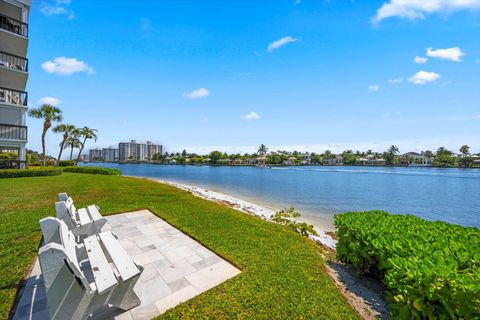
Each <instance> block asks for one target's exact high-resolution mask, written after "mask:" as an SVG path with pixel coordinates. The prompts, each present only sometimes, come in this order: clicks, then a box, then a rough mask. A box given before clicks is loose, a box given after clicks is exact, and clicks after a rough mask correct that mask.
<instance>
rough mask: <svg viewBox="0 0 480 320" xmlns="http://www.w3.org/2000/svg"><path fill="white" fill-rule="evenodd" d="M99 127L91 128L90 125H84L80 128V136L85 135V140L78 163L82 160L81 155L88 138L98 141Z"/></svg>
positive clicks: (79, 153)
mask: <svg viewBox="0 0 480 320" xmlns="http://www.w3.org/2000/svg"><path fill="white" fill-rule="evenodd" d="M97 132H98V130H97V129H90V128H89V127H83V128H81V129H80V136H81V137H83V142H82V144H81V147H80V152H78V157H77V161H76V163H77V164H78V162H79V161H80V156H81V155H82V151H83V148H84V147H85V143H86V142H87V139H93V140H95V141H97Z"/></svg>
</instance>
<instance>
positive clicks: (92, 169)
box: [62, 167, 122, 176]
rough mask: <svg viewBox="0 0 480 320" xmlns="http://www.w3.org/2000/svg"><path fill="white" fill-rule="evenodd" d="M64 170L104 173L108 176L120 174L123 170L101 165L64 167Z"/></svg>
mask: <svg viewBox="0 0 480 320" xmlns="http://www.w3.org/2000/svg"><path fill="white" fill-rule="evenodd" d="M62 169H63V172H74V173H89V174H103V175H108V176H119V175H121V174H122V172H121V171H120V170H118V169H112V168H100V167H63V168H62Z"/></svg>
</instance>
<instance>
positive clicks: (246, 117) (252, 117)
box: [242, 111, 260, 121]
mask: <svg viewBox="0 0 480 320" xmlns="http://www.w3.org/2000/svg"><path fill="white" fill-rule="evenodd" d="M242 119H243V120H247V121H252V120H258V119H260V115H259V114H258V113H256V112H254V111H250V112H249V113H247V114H246V115H244V116H242Z"/></svg>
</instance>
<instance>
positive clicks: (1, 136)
mask: <svg viewBox="0 0 480 320" xmlns="http://www.w3.org/2000/svg"><path fill="white" fill-rule="evenodd" d="M0 140H14V141H25V142H26V141H27V127H26V126H19V125H14V124H4V123H0Z"/></svg>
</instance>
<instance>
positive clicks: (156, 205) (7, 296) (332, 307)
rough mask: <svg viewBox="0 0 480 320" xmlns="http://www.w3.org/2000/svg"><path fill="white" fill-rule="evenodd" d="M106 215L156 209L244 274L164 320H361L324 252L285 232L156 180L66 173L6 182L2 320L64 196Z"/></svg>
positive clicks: (0, 235)
mask: <svg viewBox="0 0 480 320" xmlns="http://www.w3.org/2000/svg"><path fill="white" fill-rule="evenodd" d="M63 191H66V192H68V193H69V194H71V195H73V196H74V199H75V203H76V204H77V207H81V206H84V205H87V204H92V203H95V204H97V205H99V206H100V208H101V211H102V214H104V215H108V214H114V213H120V212H126V211H132V210H137V209H144V208H148V209H150V210H151V211H152V212H154V213H155V214H156V215H158V216H159V217H161V218H162V219H165V220H166V221H168V222H169V223H171V224H172V225H174V226H175V227H177V228H178V229H180V230H182V231H183V232H185V233H187V234H188V235H190V236H191V237H193V238H195V239H197V240H198V241H200V242H201V243H202V244H203V245H205V246H207V247H209V248H210V249H212V250H213V251H215V252H216V253H217V254H219V255H221V256H223V257H224V258H225V259H227V260H228V261H230V262H231V263H232V264H234V265H235V266H237V267H238V268H240V269H241V270H242V273H241V274H240V275H239V276H237V277H235V278H233V279H231V280H229V281H227V282H225V283H223V284H221V285H220V286H218V287H216V288H214V289H212V290H210V291H207V292H205V293H203V294H201V295H199V296H197V297H195V298H193V299H192V300H190V301H188V302H186V303H184V304H182V305H180V306H178V307H176V308H174V309H172V310H170V311H168V312H167V313H165V314H163V315H162V316H161V317H160V318H162V319H163V318H165V319H179V318H182V319H188V318H196V319H201V318H204V319H205V318H216V319H231V318H238V319H253V318H255V319H287V318H296V319H358V316H357V314H356V313H355V311H353V309H352V308H351V307H350V306H349V305H348V303H347V302H346V300H345V299H344V297H343V296H342V294H341V293H340V292H339V291H338V290H337V289H336V287H335V286H334V284H333V282H332V281H331V280H330V278H329V277H328V276H327V275H326V274H325V272H324V270H323V267H322V266H323V264H324V262H323V260H322V258H321V255H320V253H321V249H320V248H319V247H318V246H317V245H315V244H313V243H312V242H310V241H308V240H307V239H305V238H303V237H301V236H299V235H297V234H295V233H293V232H292V231H289V230H287V229H286V228H284V227H281V226H278V225H274V224H272V223H267V222H264V221H262V220H260V219H258V218H255V217H252V216H249V215H247V214H244V213H241V212H238V211H235V210H233V209H230V208H227V207H224V206H221V205H218V204H215V203H213V202H209V201H206V200H202V199H199V198H197V197H194V196H192V195H191V194H189V193H187V192H185V191H181V190H178V189H175V188H173V187H170V186H166V185H162V184H159V183H155V182H152V181H148V180H140V179H134V178H126V177H116V176H99V175H88V174H75V173H64V174H63V175H61V176H54V177H34V178H17V179H0V318H6V317H7V314H8V312H9V310H10V308H11V306H12V303H13V300H14V297H15V292H16V286H17V285H18V284H19V282H20V281H21V280H22V278H23V277H24V275H25V274H26V273H27V272H28V268H29V266H30V265H31V263H32V262H33V259H34V258H35V255H36V253H37V250H38V245H39V241H40V238H41V233H40V227H39V225H38V220H39V219H40V218H42V217H45V216H48V215H54V201H55V199H56V194H57V193H58V192H63Z"/></svg>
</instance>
